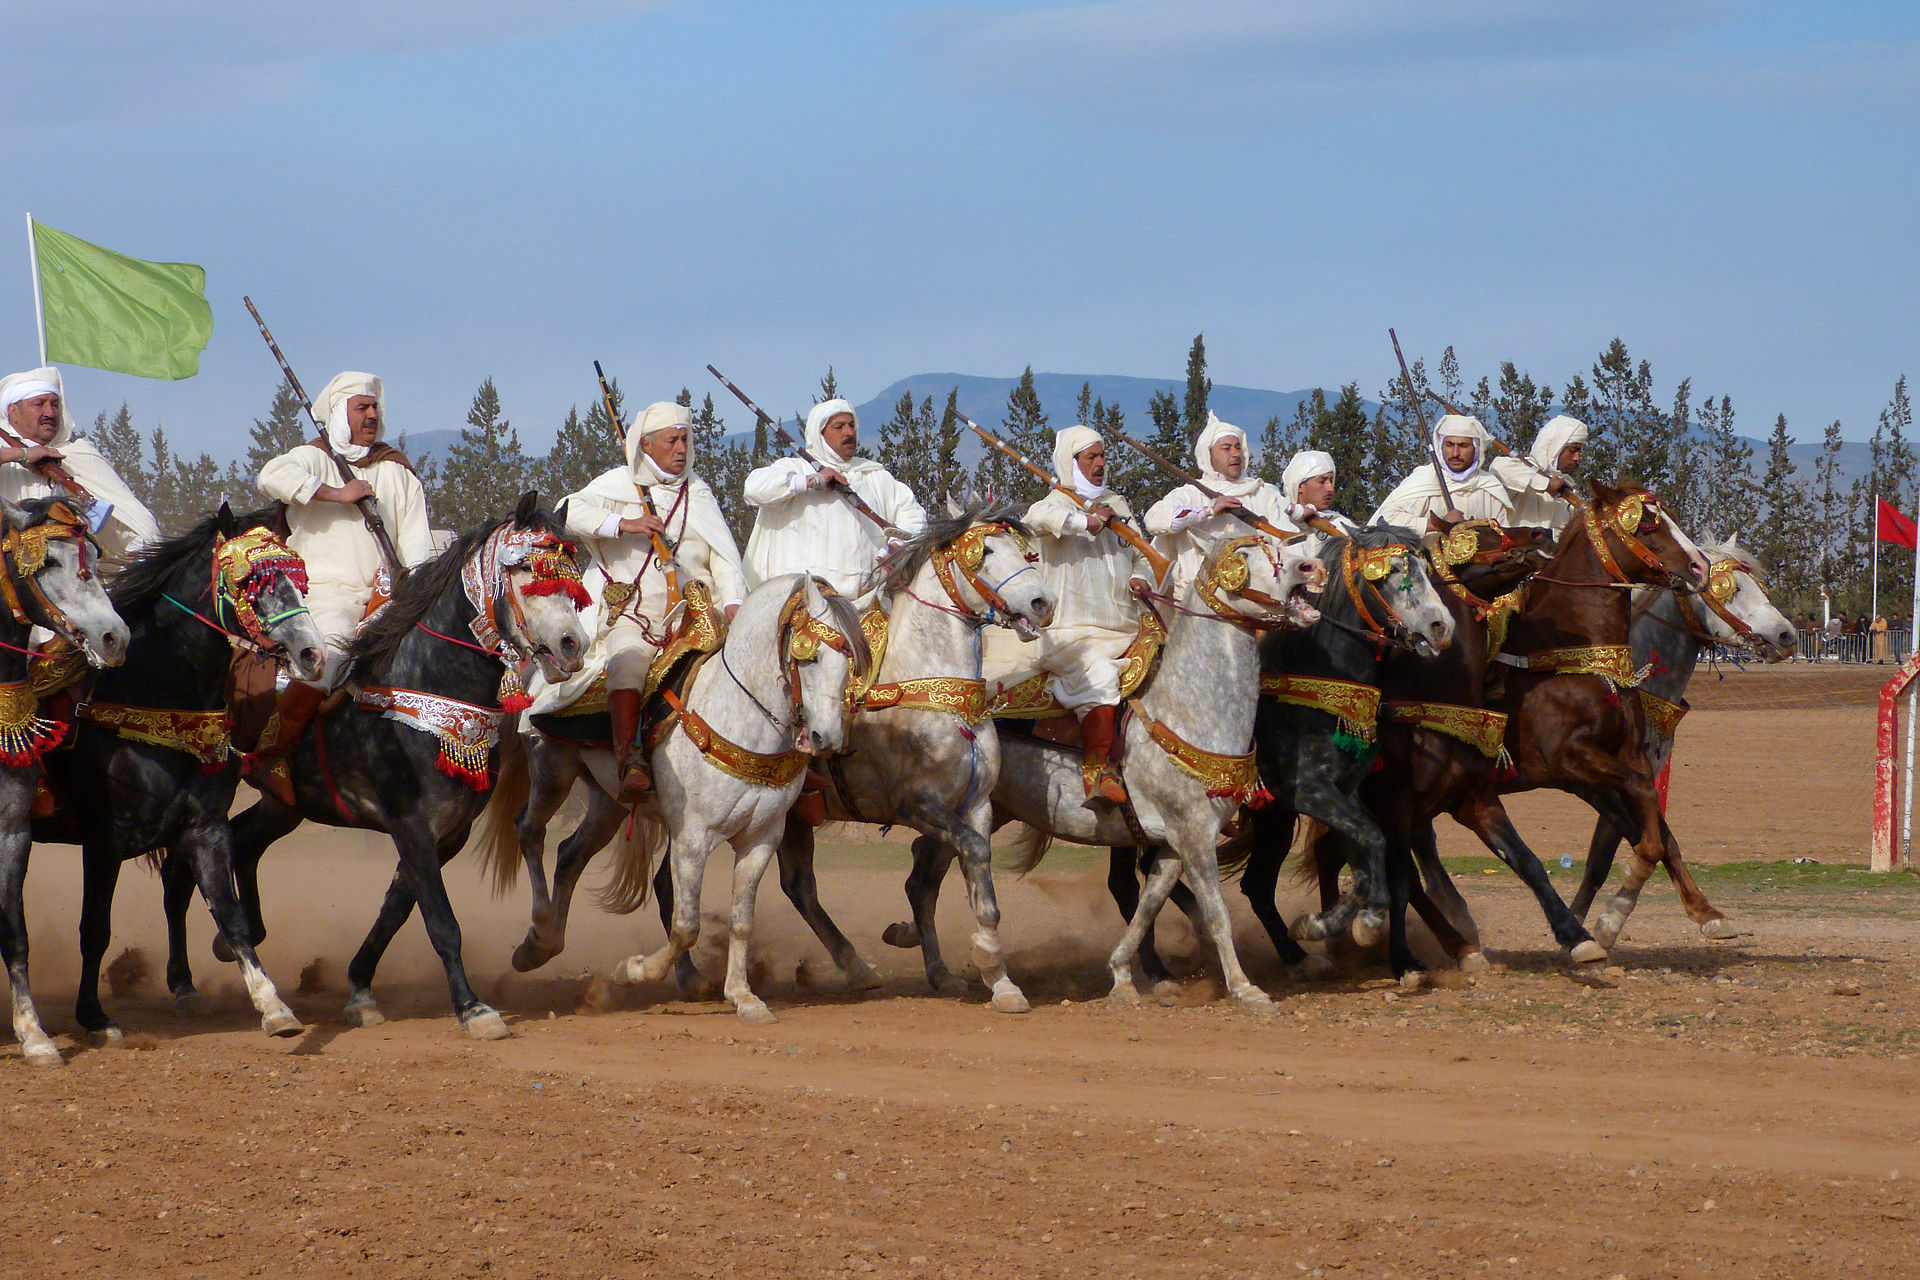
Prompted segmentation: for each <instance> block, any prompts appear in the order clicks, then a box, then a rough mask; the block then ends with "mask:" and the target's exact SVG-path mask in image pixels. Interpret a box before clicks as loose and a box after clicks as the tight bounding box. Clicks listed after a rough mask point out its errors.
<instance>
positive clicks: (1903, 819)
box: [1897, 550, 1920, 866]
mask: <svg viewBox="0 0 1920 1280" xmlns="http://www.w3.org/2000/svg"><path fill="white" fill-rule="evenodd" d="M1917 615H1920V550H1916V551H1915V552H1914V574H1913V604H1912V607H1911V608H1909V609H1908V610H1907V616H1908V617H1909V618H1911V617H1914V616H1917ZM1916 714H1920V684H1916V685H1914V686H1912V687H1910V688H1909V689H1908V690H1907V760H1906V772H1907V783H1906V794H1905V796H1904V797H1903V799H1902V800H1901V804H1900V857H1899V859H1898V860H1897V861H1898V862H1899V863H1900V864H1901V865H1904V866H1911V865H1912V863H1913V737H1914V733H1913V731H1914V717H1915V715H1916Z"/></svg>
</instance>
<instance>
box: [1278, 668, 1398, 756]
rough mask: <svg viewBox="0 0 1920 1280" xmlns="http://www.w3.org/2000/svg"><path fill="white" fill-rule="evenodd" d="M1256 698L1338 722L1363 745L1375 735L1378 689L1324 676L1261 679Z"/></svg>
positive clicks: (1378, 699) (1378, 707) (1281, 676)
mask: <svg viewBox="0 0 1920 1280" xmlns="http://www.w3.org/2000/svg"><path fill="white" fill-rule="evenodd" d="M1260 696H1261V697H1263V698H1272V699H1273V700H1274V701H1275V702H1280V703H1285V704H1286V705H1287V706H1290V707H1310V708H1312V709H1313V710H1315V711H1324V712H1326V713H1327V714H1328V715H1331V716H1336V717H1338V718H1339V720H1340V727H1341V728H1342V729H1344V730H1345V731H1346V732H1348V733H1350V734H1352V735H1353V736H1354V737H1355V738H1357V739H1359V740H1360V741H1361V742H1364V743H1371V742H1373V740H1374V738H1375V737H1376V735H1377V734H1378V732H1379V729H1378V726H1377V722H1378V720H1379V717H1380V689H1379V686H1377V685H1371V684H1357V683H1355V682H1354V681H1352V680H1335V679H1333V678H1332V677H1325V676H1287V675H1262V676H1261V677H1260Z"/></svg>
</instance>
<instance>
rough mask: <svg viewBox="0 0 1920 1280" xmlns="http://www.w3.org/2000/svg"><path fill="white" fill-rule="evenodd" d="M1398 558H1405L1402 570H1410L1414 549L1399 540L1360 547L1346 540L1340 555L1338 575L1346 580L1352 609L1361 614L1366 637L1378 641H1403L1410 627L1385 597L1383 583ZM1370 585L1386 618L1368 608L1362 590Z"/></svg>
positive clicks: (1393, 642)
mask: <svg viewBox="0 0 1920 1280" xmlns="http://www.w3.org/2000/svg"><path fill="white" fill-rule="evenodd" d="M1399 559H1405V560H1406V561H1407V562H1408V563H1407V568H1406V569H1404V570H1402V572H1403V573H1407V574H1411V573H1412V572H1413V561H1414V559H1415V552H1414V550H1413V548H1412V547H1409V546H1407V545H1406V544H1405V543H1402V542H1390V543H1388V544H1387V545H1386V546H1384V547H1362V546H1361V545H1360V544H1358V543H1356V542H1352V541H1349V542H1348V543H1347V551H1346V554H1345V555H1344V556H1342V557H1341V558H1340V576H1341V578H1342V579H1343V580H1344V581H1345V583H1346V587H1347V598H1348V599H1350V600H1352V601H1353V608H1354V611H1355V612H1356V613H1358V614H1359V615H1360V621H1361V622H1363V623H1365V624H1366V628H1367V634H1368V638H1369V639H1371V640H1372V641H1373V642H1374V643H1375V644H1378V645H1401V644H1405V643H1406V642H1407V641H1406V637H1407V636H1408V635H1409V634H1410V631H1411V628H1409V627H1408V626H1407V624H1406V621H1405V620H1404V619H1403V618H1401V616H1400V614H1399V612H1398V611H1397V610H1395V609H1394V607H1393V604H1392V602H1391V601H1389V600H1388V599H1387V592H1386V588H1385V587H1384V586H1383V585H1382V584H1383V583H1384V582H1385V581H1386V579H1387V577H1388V576H1389V575H1390V574H1392V573H1393V562H1394V561H1395V560H1399ZM1369 588H1371V589H1372V591H1373V596H1374V599H1375V600H1376V601H1377V602H1378V603H1379V606H1380V609H1381V611H1382V612H1384V613H1385V614H1386V615H1387V618H1386V621H1385V622H1382V621H1380V620H1379V619H1377V618H1375V617H1374V616H1373V611H1372V610H1371V609H1369V608H1367V603H1366V596H1365V592H1366V591H1367V590H1368V589H1369ZM1336 625H1337V624H1336Z"/></svg>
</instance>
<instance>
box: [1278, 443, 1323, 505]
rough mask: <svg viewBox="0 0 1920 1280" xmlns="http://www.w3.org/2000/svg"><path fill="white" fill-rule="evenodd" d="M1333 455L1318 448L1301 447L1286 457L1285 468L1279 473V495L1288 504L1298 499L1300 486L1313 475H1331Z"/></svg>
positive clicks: (1292, 503)
mask: <svg viewBox="0 0 1920 1280" xmlns="http://www.w3.org/2000/svg"><path fill="white" fill-rule="evenodd" d="M1333 474H1334V471H1333V455H1332V454H1330V453H1323V452H1321V451H1320V450H1318V449H1302V450H1301V451H1300V452H1298V453H1296V454H1294V455H1293V456H1292V457H1291V458H1288V459H1287V469H1286V470H1285V471H1282V472H1281V473H1280V496H1281V497H1282V498H1284V499H1285V500H1286V503H1287V505H1288V506H1293V505H1294V504H1295V503H1297V502H1299V501H1300V486H1301V485H1302V484H1304V483H1306V482H1307V481H1309V480H1311V479H1313V478H1314V477H1315V476H1330V475H1333Z"/></svg>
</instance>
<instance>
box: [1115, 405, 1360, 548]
mask: <svg viewBox="0 0 1920 1280" xmlns="http://www.w3.org/2000/svg"><path fill="white" fill-rule="evenodd" d="M1113 434H1114V436H1115V438H1116V439H1118V440H1120V441H1121V442H1122V443H1124V444H1129V445H1132V446H1133V448H1134V450H1135V451H1136V452H1138V453H1139V454H1141V455H1142V456H1143V457H1145V458H1146V460H1147V461H1148V462H1151V463H1153V464H1154V465H1155V466H1157V467H1159V468H1160V469H1161V470H1162V471H1164V472H1166V473H1167V474H1168V475H1170V476H1175V477H1177V478H1179V479H1181V480H1184V481H1186V482H1187V483H1188V484H1190V485H1192V486H1193V487H1194V488H1196V489H1198V490H1199V491H1200V492H1201V493H1203V494H1205V495H1206V496H1207V497H1209V498H1218V497H1220V496H1221V494H1220V491H1219V490H1218V489H1214V488H1212V487H1210V486H1208V485H1207V484H1205V483H1204V482H1202V481H1201V480H1199V479H1198V478H1196V477H1194V476H1192V475H1189V474H1188V473H1187V472H1186V470H1185V469H1183V468H1181V467H1179V466H1176V465H1175V464H1174V463H1172V462H1170V461H1168V460H1167V459H1166V458H1165V457H1163V456H1162V455H1161V454H1159V453H1156V452H1155V451H1154V450H1152V449H1149V448H1147V446H1145V445H1143V444H1141V443H1140V442H1139V441H1138V440H1135V439H1134V438H1133V437H1132V436H1130V435H1128V434H1127V433H1126V432H1124V431H1116V432H1114V433H1113ZM1288 505H1289V506H1291V505H1293V504H1292V503H1288ZM1220 514H1222V515H1228V516H1232V517H1233V518H1234V519H1236V520H1238V521H1239V522H1240V523H1241V524H1244V525H1246V526H1248V527H1249V528H1252V529H1257V530H1259V531H1260V532H1261V533H1264V534H1266V535H1267V536H1268V537H1270V538H1278V539H1279V540H1280V541H1282V542H1292V541H1293V540H1294V539H1295V538H1298V537H1299V536H1300V535H1299V534H1297V533H1288V532H1287V531H1286V530H1284V529H1282V528H1281V527H1280V526H1279V525H1275V524H1269V523H1267V521H1265V520H1262V519H1261V518H1260V517H1259V516H1257V515H1255V514H1254V513H1253V512H1251V511H1249V510H1247V509H1246V508H1245V507H1228V508H1227V509H1226V510H1225V511H1223V512H1221V513H1220ZM1307 523H1308V524H1310V525H1312V526H1313V527H1314V528H1315V529H1318V530H1319V531H1320V532H1321V533H1324V534H1328V535H1331V536H1332V537H1335V538H1344V537H1346V536H1347V533H1346V530H1344V529H1342V528H1341V527H1340V526H1339V525H1336V524H1334V523H1333V522H1332V521H1331V520H1322V519H1321V518H1320V517H1319V516H1314V517H1313V518H1312V519H1311V520H1308V521H1307Z"/></svg>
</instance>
